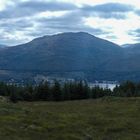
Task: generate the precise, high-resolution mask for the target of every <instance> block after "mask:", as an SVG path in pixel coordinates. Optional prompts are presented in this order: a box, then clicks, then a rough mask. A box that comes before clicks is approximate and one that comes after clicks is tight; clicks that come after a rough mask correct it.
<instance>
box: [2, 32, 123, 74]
mask: <svg viewBox="0 0 140 140" xmlns="http://www.w3.org/2000/svg"><path fill="white" fill-rule="evenodd" d="M120 54H121V48H120V47H119V46H118V45H116V44H114V43H111V42H109V41H106V40H102V39H100V38H97V37H94V36H92V35H90V34H88V33H84V32H78V33H63V34H58V35H53V36H44V37H41V38H37V39H35V40H33V41H31V42H29V43H27V44H23V45H19V46H14V47H11V48H9V49H8V50H4V51H2V52H1V53H0V68H1V69H12V70H41V71H93V70H99V69H101V68H102V67H103V65H105V64H106V63H107V62H108V61H109V60H110V59H115V58H116V57H119V56H120Z"/></svg>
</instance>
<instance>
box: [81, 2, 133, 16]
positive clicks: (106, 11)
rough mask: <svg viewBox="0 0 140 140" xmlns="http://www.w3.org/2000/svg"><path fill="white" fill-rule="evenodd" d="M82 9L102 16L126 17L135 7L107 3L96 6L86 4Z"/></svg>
mask: <svg viewBox="0 0 140 140" xmlns="http://www.w3.org/2000/svg"><path fill="white" fill-rule="evenodd" d="M81 10H82V11H84V12H85V13H87V14H90V15H94V16H97V17H101V18H116V19H125V18H126V13H127V12H130V11H133V10H134V7H133V6H131V5H125V4H120V3H105V4H100V5H95V6H89V5H85V6H83V7H82V8H81Z"/></svg>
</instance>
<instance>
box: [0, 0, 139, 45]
mask: <svg viewBox="0 0 140 140" xmlns="http://www.w3.org/2000/svg"><path fill="white" fill-rule="evenodd" d="M78 31H84V32H88V33H91V34H92V35H95V36H97V37H100V38H104V39H107V40H109V41H112V42H115V43H117V44H127V43H137V42H140V0H0V44H7V45H16V44H21V43H25V42H28V41H30V40H32V39H34V38H36V37H40V36H44V35H51V34H56V33H61V32H78Z"/></svg>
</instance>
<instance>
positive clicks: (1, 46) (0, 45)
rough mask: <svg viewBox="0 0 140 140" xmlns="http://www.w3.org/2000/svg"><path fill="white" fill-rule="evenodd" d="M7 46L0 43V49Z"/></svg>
mask: <svg viewBox="0 0 140 140" xmlns="http://www.w3.org/2000/svg"><path fill="white" fill-rule="evenodd" d="M6 47H8V46H6V45H2V44H0V49H3V48H6Z"/></svg>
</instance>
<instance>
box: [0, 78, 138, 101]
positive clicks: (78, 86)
mask: <svg viewBox="0 0 140 140" xmlns="http://www.w3.org/2000/svg"><path fill="white" fill-rule="evenodd" d="M0 96H6V97H8V98H9V99H10V101H12V102H17V101H66V100H81V99H97V98H100V97H104V96H117V97H138V96H140V83H133V82H131V81H127V82H124V83H122V84H120V86H116V87H115V88H114V90H113V91H111V90H110V89H103V88H100V87H93V88H90V87H89V86H88V84H87V83H86V82H83V81H80V82H69V83H65V84H63V85H62V84H60V83H59V82H57V81H54V84H53V85H50V84H49V83H47V82H45V83H40V84H39V85H36V86H32V85H26V86H17V85H14V84H13V85H7V84H5V83H3V82H1V83H0Z"/></svg>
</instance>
